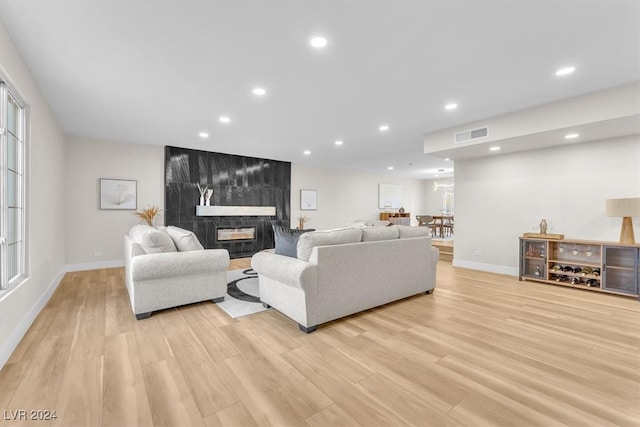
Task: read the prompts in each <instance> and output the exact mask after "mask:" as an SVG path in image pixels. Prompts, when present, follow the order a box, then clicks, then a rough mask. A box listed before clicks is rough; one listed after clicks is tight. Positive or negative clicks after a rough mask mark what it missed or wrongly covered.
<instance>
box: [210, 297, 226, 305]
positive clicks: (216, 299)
mask: <svg viewBox="0 0 640 427" xmlns="http://www.w3.org/2000/svg"><path fill="white" fill-rule="evenodd" d="M222 301H224V297H220V298H214V299H212V300H211V302H212V303H215V304H217V303H219V302H222Z"/></svg>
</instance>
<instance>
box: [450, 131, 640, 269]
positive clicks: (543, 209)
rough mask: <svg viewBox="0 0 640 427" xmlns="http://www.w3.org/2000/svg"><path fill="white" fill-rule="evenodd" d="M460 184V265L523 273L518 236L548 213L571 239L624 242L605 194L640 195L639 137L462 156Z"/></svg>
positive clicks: (556, 228) (456, 261)
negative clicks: (608, 210) (519, 268)
mask: <svg viewBox="0 0 640 427" xmlns="http://www.w3.org/2000/svg"><path fill="white" fill-rule="evenodd" d="M455 183H456V187H455V190H456V193H455V197H456V199H455V200H456V201H455V203H456V205H455V215H456V234H455V236H456V237H455V242H456V243H455V248H454V265H457V266H462V267H469V268H476V269H480V270H486V271H494V272H500V273H506V274H513V275H517V266H518V237H519V236H522V233H524V232H532V231H533V232H538V231H539V230H538V229H537V225H538V224H539V222H540V220H541V219H543V218H544V219H546V220H547V222H548V223H549V227H550V230H549V231H548V232H550V233H560V234H564V235H565V237H566V238H576V239H593V240H605V241H618V238H619V235H620V226H621V219H620V218H608V217H606V216H605V199H608V198H622V197H640V136H638V135H635V136H632V137H626V138H619V139H612V140H605V141H598V142H592V143H584V144H572V145H570V146H565V147H559V148H550V149H544V150H536V151H528V152H522V153H515V154H507V155H498V156H489V157H484V158H480V159H473V160H459V161H456V177H455ZM634 225H635V232H636V236H638V235H639V234H638V226H640V221H639V220H638V219H635V223H634Z"/></svg>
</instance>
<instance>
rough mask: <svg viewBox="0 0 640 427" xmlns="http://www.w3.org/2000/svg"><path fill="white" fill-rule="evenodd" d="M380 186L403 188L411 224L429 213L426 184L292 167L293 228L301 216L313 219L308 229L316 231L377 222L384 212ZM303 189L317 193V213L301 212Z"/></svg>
mask: <svg viewBox="0 0 640 427" xmlns="http://www.w3.org/2000/svg"><path fill="white" fill-rule="evenodd" d="M380 183H383V184H397V185H402V207H404V209H405V211H406V212H409V213H410V214H411V224H412V225H417V221H416V219H415V216H416V215H420V214H422V213H424V210H425V209H426V206H425V193H426V191H425V185H426V184H425V183H426V181H425V180H420V179H411V178H400V177H396V176H393V175H391V174H368V173H362V172H354V171H348V170H343V169H331V168H321V167H313V166H305V165H300V164H292V165H291V226H292V227H296V226H297V225H298V222H297V220H296V218H297V217H298V216H300V214H303V215H306V216H308V217H310V218H311V220H310V221H309V222H308V223H307V224H306V225H305V227H307V228H315V229H329V228H338V227H344V226H345V225H347V224H348V223H350V222H353V221H355V220H377V219H379V215H380V212H383V211H384V209H379V208H378V184H380ZM301 189H306V190H316V191H317V195H318V210H316V211H300V190H301Z"/></svg>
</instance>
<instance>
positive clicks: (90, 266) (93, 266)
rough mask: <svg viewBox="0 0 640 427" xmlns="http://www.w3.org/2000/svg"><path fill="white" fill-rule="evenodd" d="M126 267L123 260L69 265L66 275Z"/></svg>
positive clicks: (66, 268) (65, 269)
mask: <svg viewBox="0 0 640 427" xmlns="http://www.w3.org/2000/svg"><path fill="white" fill-rule="evenodd" d="M115 267H124V260H123V259H112V260H108V261H98V262H83V263H80V264H67V265H65V266H64V271H65V273H69V272H71V271H86V270H99V269H101V268H115Z"/></svg>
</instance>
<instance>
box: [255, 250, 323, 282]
mask: <svg viewBox="0 0 640 427" xmlns="http://www.w3.org/2000/svg"><path fill="white" fill-rule="evenodd" d="M251 267H252V268H253V269H254V270H255V271H256V272H257V273H258V274H259V275H262V276H265V277H268V278H270V279H273V280H275V281H278V282H280V283H283V284H285V285H288V286H293V287H296V288H300V289H302V290H303V291H305V292H306V291H307V290H310V289H311V288H315V287H316V283H317V281H318V267H317V266H316V265H315V264H311V263H308V262H306V261H302V260H299V259H297V258H292V257H288V256H283V255H276V254H274V253H270V252H258V253H257V254H255V255H254V256H253V257H252V258H251Z"/></svg>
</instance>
